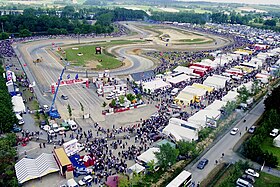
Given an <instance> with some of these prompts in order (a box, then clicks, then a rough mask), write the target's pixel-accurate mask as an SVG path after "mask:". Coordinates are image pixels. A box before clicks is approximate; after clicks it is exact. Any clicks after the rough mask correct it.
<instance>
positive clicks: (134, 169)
mask: <svg viewBox="0 0 280 187" xmlns="http://www.w3.org/2000/svg"><path fill="white" fill-rule="evenodd" d="M143 171H145V167H144V166H141V165H140V164H138V163H136V164H134V165H133V166H131V167H129V168H128V169H127V173H128V174H130V175H131V174H133V173H134V172H135V173H141V172H143Z"/></svg>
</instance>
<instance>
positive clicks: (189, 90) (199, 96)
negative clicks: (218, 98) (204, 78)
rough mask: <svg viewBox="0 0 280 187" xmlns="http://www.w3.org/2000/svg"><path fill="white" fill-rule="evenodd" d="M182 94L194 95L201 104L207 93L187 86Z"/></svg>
mask: <svg viewBox="0 0 280 187" xmlns="http://www.w3.org/2000/svg"><path fill="white" fill-rule="evenodd" d="M181 92H183V93H186V94H189V95H193V96H194V97H195V98H196V100H197V102H199V101H200V100H201V99H203V97H204V96H205V95H206V92H207V91H206V90H204V89H201V88H196V87H193V86H186V87H185V88H184V89H183V90H182V91H181Z"/></svg>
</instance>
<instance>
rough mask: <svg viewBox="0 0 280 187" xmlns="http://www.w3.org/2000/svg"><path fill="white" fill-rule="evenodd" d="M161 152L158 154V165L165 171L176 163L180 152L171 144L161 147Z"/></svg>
mask: <svg viewBox="0 0 280 187" xmlns="http://www.w3.org/2000/svg"><path fill="white" fill-rule="evenodd" d="M159 149H160V151H159V152H156V153H155V155H156V158H157V160H158V164H159V166H160V167H162V168H163V169H166V168H168V167H170V166H171V165H173V164H174V163H176V160H177V157H178V155H179V150H178V149H175V148H173V147H172V146H171V145H170V144H168V143H167V144H163V145H161V146H160V147H159Z"/></svg>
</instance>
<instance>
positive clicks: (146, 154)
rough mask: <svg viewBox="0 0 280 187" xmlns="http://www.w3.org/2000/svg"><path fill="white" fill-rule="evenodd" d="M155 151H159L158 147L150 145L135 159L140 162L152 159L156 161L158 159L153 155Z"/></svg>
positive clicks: (147, 161)
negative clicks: (150, 146)
mask: <svg viewBox="0 0 280 187" xmlns="http://www.w3.org/2000/svg"><path fill="white" fill-rule="evenodd" d="M156 152H159V148H156V147H152V148H150V149H148V150H147V151H145V152H144V153H142V154H141V155H139V156H138V157H137V160H139V161H140V162H144V163H145V164H147V163H149V162H150V161H152V160H154V162H155V163H157V162H158V160H157V158H156V155H155V153H156Z"/></svg>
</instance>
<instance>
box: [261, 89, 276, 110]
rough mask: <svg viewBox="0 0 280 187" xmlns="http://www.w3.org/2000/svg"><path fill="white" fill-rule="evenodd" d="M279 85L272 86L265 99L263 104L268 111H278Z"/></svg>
mask: <svg viewBox="0 0 280 187" xmlns="http://www.w3.org/2000/svg"><path fill="white" fill-rule="evenodd" d="M279 95H280V86H278V87H277V88H274V89H273V90H272V92H271V94H270V95H269V96H268V97H267V98H266V99H265V101H264V105H265V110H267V111H269V110H270V109H276V110H277V111H278V112H280V99H278V98H279Z"/></svg>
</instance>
